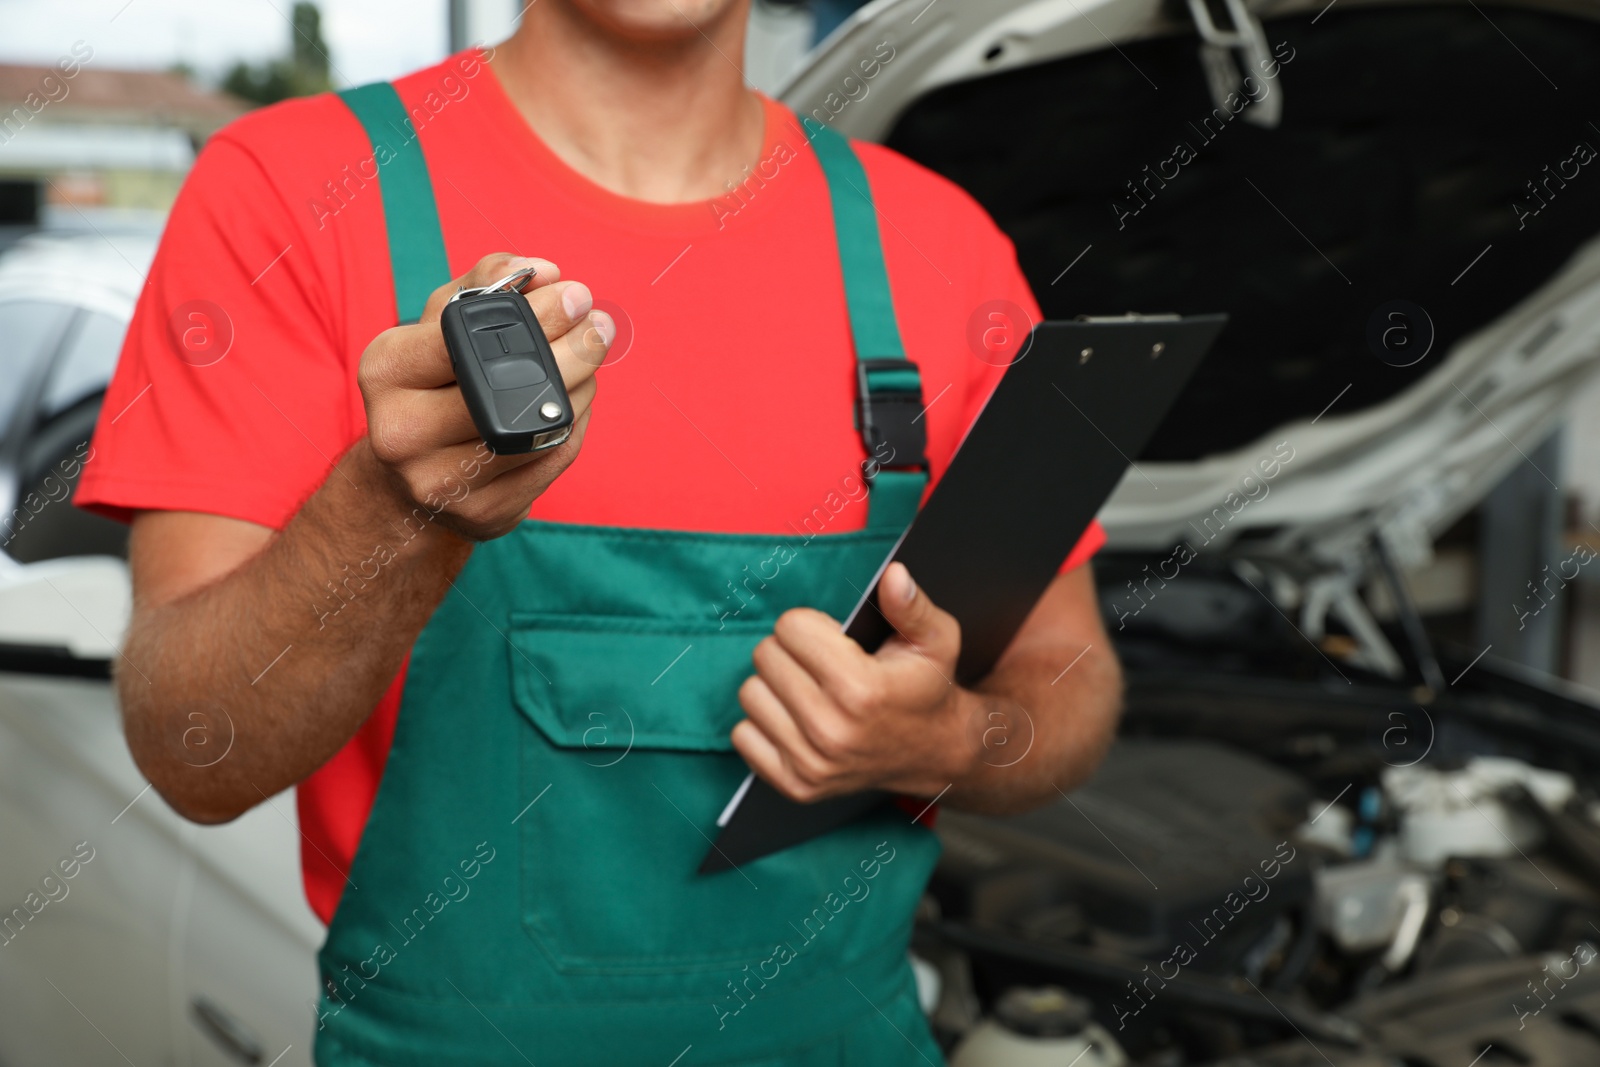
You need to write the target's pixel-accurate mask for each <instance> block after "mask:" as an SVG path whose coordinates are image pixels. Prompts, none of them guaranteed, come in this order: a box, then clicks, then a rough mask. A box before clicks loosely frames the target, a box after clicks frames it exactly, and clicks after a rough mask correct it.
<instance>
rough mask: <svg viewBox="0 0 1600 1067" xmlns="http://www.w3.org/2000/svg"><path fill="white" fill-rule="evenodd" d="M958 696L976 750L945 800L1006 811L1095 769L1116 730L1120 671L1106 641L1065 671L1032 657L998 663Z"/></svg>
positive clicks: (1062, 789) (1069, 786)
mask: <svg viewBox="0 0 1600 1067" xmlns="http://www.w3.org/2000/svg"><path fill="white" fill-rule="evenodd" d="M959 699H960V700H962V701H963V702H964V704H965V707H964V708H963V712H964V714H963V718H964V720H965V721H967V722H969V723H973V724H975V725H974V727H973V731H972V732H973V735H974V736H973V737H972V738H971V739H970V740H971V742H972V743H973V744H974V745H976V746H977V748H978V750H979V754H978V759H977V762H976V763H975V764H974V765H973V768H972V770H971V771H970V772H969V773H968V774H967V775H966V776H964V777H962V778H961V779H959V780H958V781H956V782H954V783H953V784H952V786H951V789H950V792H949V793H948V794H947V795H946V797H945V800H946V801H947V802H948V803H950V804H951V805H952V806H954V807H958V808H964V809H966V810H968V811H978V812H985V813H988V814H1010V813H1014V812H1019V811H1026V810H1028V809H1029V808H1033V807H1037V806H1038V805H1040V804H1042V803H1044V802H1046V801H1048V800H1051V799H1053V798H1055V797H1056V796H1057V795H1058V792H1059V793H1061V794H1065V793H1069V792H1071V791H1072V790H1073V789H1074V788H1075V787H1076V786H1078V785H1080V784H1081V783H1082V782H1083V781H1084V780H1085V779H1087V778H1088V777H1089V775H1090V774H1091V773H1093V771H1094V769H1095V767H1096V766H1097V765H1098V764H1099V762H1100V759H1101V757H1102V756H1104V755H1105V750H1106V748H1107V747H1108V746H1109V745H1110V743H1111V740H1112V737H1113V736H1114V735H1115V733H1116V724H1117V718H1118V716H1119V714H1120V713H1121V709H1122V670H1121V667H1120V666H1119V665H1118V663H1117V657H1116V654H1115V653H1114V652H1113V651H1112V650H1111V648H1110V646H1109V645H1107V644H1104V643H1097V644H1095V645H1093V646H1091V647H1090V648H1089V650H1088V651H1087V652H1085V653H1084V654H1083V656H1082V658H1081V659H1080V660H1078V661H1077V662H1076V663H1073V664H1072V665H1071V667H1070V669H1068V670H1066V671H1062V670H1061V667H1060V665H1059V664H1055V663H1052V662H1047V661H1046V660H1045V658H1044V657H1043V656H1039V655H1029V656H1026V657H1018V658H1016V659H1014V660H1011V661H1009V662H1002V663H1001V664H1000V665H999V666H998V667H996V669H995V671H994V672H993V673H992V674H990V675H989V676H988V677H987V678H985V679H983V681H982V682H980V683H978V685H977V686H976V687H975V688H974V689H970V690H963V691H962V693H961V694H960V697H959Z"/></svg>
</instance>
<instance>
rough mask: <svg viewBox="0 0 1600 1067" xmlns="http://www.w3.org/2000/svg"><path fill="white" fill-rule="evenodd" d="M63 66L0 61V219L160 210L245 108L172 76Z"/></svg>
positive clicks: (30, 219) (17, 220) (23, 220)
mask: <svg viewBox="0 0 1600 1067" xmlns="http://www.w3.org/2000/svg"><path fill="white" fill-rule="evenodd" d="M80 58H85V59H86V57H80ZM73 66H75V67H76V70H75V72H74V73H71V74H68V73H66V72H65V69H64V68H63V67H61V66H59V65H58V66H25V65H16V64H0V223H5V224H21V225H31V224H34V223H36V222H38V221H39V218H40V215H41V214H42V213H43V212H44V210H45V209H46V208H47V206H48V205H60V206H62V207H69V206H70V207H88V206H92V207H96V208H137V209H147V210H156V211H165V210H166V209H167V208H168V207H170V206H171V204H172V200H173V197H174V196H176V195H177V192H178V186H179V185H180V184H181V183H182V181H183V176H184V174H185V173H186V172H187V171H188V169H189V167H190V165H191V164H192V163H193V162H194V155H195V151H196V150H197V148H198V147H199V145H200V144H201V143H202V142H203V141H204V140H205V139H206V138H207V137H208V136H210V135H211V134H212V133H213V132H215V131H216V130H217V129H218V128H219V127H221V126H223V125H224V124H226V123H228V122H229V121H231V120H232V119H233V118H234V117H235V116H237V115H239V114H241V113H243V112H244V110H245V109H246V105H245V104H244V103H243V102H241V101H237V100H235V99H233V98H232V97H229V96H227V95H225V94H222V93H217V92H211V91H208V90H205V89H202V88H200V87H198V86H195V85H194V84H192V83H191V82H190V81H189V80H188V79H187V78H185V77H183V76H182V75H181V74H175V73H167V72H161V71H140V70H106V69H103V68H97V67H95V66H94V65H93V64H92V63H89V62H87V61H85V62H82V63H81V64H73Z"/></svg>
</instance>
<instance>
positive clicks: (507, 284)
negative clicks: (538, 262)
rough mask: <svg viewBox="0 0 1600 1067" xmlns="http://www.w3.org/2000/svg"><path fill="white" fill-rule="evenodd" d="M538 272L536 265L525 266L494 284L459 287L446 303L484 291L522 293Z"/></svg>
mask: <svg viewBox="0 0 1600 1067" xmlns="http://www.w3.org/2000/svg"><path fill="white" fill-rule="evenodd" d="M538 273H539V271H538V270H537V269H536V268H534V267H523V268H522V269H521V270H519V271H514V272H512V273H511V274H507V275H506V276H505V277H504V278H501V279H500V280H499V281H497V282H495V283H493V284H492V285H485V286H481V287H479V288H476V289H467V288H462V289H458V290H456V292H455V295H454V296H452V297H451V298H450V299H449V300H448V301H446V303H450V304H453V303H455V302H456V301H457V300H460V299H461V298H462V297H464V296H482V295H483V294H484V293H499V292H513V293H520V292H523V291H524V288H523V286H524V283H525V282H527V281H528V279H530V278H532V277H533V276H534V275H536V274H538Z"/></svg>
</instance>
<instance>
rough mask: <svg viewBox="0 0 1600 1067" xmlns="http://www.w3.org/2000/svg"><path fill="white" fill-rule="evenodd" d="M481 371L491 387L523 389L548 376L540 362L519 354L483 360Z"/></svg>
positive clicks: (536, 383)
mask: <svg viewBox="0 0 1600 1067" xmlns="http://www.w3.org/2000/svg"><path fill="white" fill-rule="evenodd" d="M483 373H484V374H485V375H486V376H487V377H488V379H489V387H490V388H491V389H524V388H526V387H528V386H530V385H538V384H539V383H540V382H542V381H545V380H546V379H547V378H548V375H546V374H545V372H544V365H543V364H542V363H540V362H539V361H538V360H537V359H527V358H524V357H521V356H507V357H505V358H503V359H489V360H484V363H483Z"/></svg>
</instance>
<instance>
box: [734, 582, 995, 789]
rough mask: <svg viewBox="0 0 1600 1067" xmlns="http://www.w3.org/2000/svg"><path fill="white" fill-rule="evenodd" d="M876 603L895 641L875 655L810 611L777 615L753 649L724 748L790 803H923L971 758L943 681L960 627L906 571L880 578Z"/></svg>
mask: <svg viewBox="0 0 1600 1067" xmlns="http://www.w3.org/2000/svg"><path fill="white" fill-rule="evenodd" d="M878 602H879V608H880V610H882V612H883V614H884V617H885V618H887V619H888V620H889V623H890V625H892V626H893V627H894V629H895V631H896V632H895V635H894V636H893V637H891V638H890V639H889V640H888V641H886V642H885V643H884V644H883V646H882V647H881V648H880V649H879V650H878V651H877V652H876V653H875V654H873V655H868V654H867V653H866V652H865V651H863V650H862V648H861V646H860V645H858V644H856V643H855V641H854V640H852V639H851V638H849V637H846V636H845V634H844V632H843V631H842V630H841V629H840V626H839V623H838V621H837V620H835V619H831V618H829V617H828V616H827V615H824V614H823V613H822V612H820V611H813V610H812V609H810V608H795V609H794V610H792V611H786V612H784V614H783V615H782V616H781V617H780V618H779V619H778V622H777V625H776V626H774V627H773V632H772V636H771V637H768V638H766V639H764V640H763V641H762V642H761V643H760V644H759V645H757V646H756V650H755V655H754V657H753V658H754V661H755V667H756V673H755V675H754V676H752V677H751V678H749V679H747V680H746V681H745V683H744V685H743V686H742V687H740V689H739V703H740V704H741V705H742V706H743V707H744V710H745V713H746V714H747V715H749V716H750V717H749V718H748V719H747V720H745V721H744V722H741V723H740V724H739V725H738V726H736V727H734V729H733V743H734V747H736V748H737V749H738V750H739V752H740V754H741V755H743V756H744V758H745V761H746V762H747V763H749V764H750V766H751V767H752V768H754V769H755V771H756V773H758V774H760V775H761V776H762V777H763V778H765V779H766V780H767V781H769V782H771V783H772V784H773V785H775V786H776V787H777V788H778V789H779V790H780V791H781V792H783V793H784V794H786V795H787V796H789V797H792V798H793V799H795V800H800V801H808V802H809V801H813V800H820V799H822V798H823V797H829V796H835V795H838V794H841V793H854V792H858V791H860V790H863V789H868V788H884V789H891V790H894V791H896V792H901V793H909V794H912V795H920V796H933V795H934V794H936V793H939V792H940V791H941V790H943V789H945V788H946V787H947V786H949V785H950V784H951V783H952V782H955V781H957V780H958V779H960V778H964V777H965V776H966V775H967V774H968V773H969V772H970V770H971V766H972V764H973V762H974V761H975V760H976V759H977V756H978V750H979V747H980V746H978V745H976V744H974V743H973V738H972V730H971V729H970V714H968V712H969V710H970V705H969V703H968V701H967V700H966V699H964V696H963V694H964V690H962V689H961V688H960V687H959V686H957V685H956V684H955V682H954V681H953V680H952V679H953V676H954V674H955V665H956V657H957V655H958V654H959V653H960V651H961V627H960V625H959V624H958V623H957V622H956V620H955V619H954V618H953V617H952V616H951V615H950V614H949V613H947V612H945V611H941V610H940V609H939V608H938V606H936V605H935V604H934V603H933V602H932V601H931V600H929V599H928V596H927V594H926V593H923V592H922V591H921V590H919V589H918V588H917V585H916V583H915V582H914V581H912V579H911V574H910V572H909V571H907V570H906V568H905V565H904V564H900V563H895V564H891V565H890V567H889V569H888V570H887V571H885V572H884V576H883V580H882V582H881V583H880V584H879V586H878Z"/></svg>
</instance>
